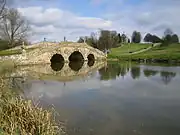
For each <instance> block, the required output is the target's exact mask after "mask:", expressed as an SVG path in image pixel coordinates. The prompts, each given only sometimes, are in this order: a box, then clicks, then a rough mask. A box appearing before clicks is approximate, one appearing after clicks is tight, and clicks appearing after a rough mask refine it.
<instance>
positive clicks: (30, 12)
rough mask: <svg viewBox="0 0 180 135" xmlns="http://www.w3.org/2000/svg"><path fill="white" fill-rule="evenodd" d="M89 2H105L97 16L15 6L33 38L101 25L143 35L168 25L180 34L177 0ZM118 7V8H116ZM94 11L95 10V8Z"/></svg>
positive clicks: (75, 33) (72, 35) (86, 31)
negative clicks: (28, 25)
mask: <svg viewBox="0 0 180 135" xmlns="http://www.w3.org/2000/svg"><path fill="white" fill-rule="evenodd" d="M90 2H91V3H95V4H97V5H96V6H99V5H100V4H106V6H105V7H106V8H104V9H103V8H102V7H101V6H100V8H101V10H102V11H104V12H103V15H102V16H100V17H90V16H79V15H77V14H75V13H73V12H70V11H66V10H62V9H60V8H43V7H33V6H31V7H25V8H19V9H18V10H19V11H20V12H21V13H22V14H23V15H24V16H25V17H26V18H27V19H28V20H29V21H30V23H31V25H32V28H33V30H34V35H33V38H32V39H33V40H35V41H36V40H42V39H43V38H44V37H46V38H47V39H49V40H63V37H64V36H66V37H67V39H68V40H76V39H77V38H78V37H79V36H83V35H90V32H93V31H97V30H98V29H99V28H101V29H111V30H112V29H113V30H117V31H118V32H121V33H122V32H125V33H126V34H127V35H128V36H129V37H130V36H131V34H132V32H133V31H134V30H138V31H140V32H141V33H142V34H143V35H144V34H146V33H147V32H151V33H152V34H158V35H159V36H162V34H163V32H164V30H165V29H166V28H168V27H170V28H171V29H172V30H173V31H174V32H175V33H177V34H179V35H180V29H179V28H180V23H179V22H180V18H179V17H178V15H179V14H180V8H179V6H180V1H179V0H173V1H172V0H159V1H156V0H147V1H144V2H142V3H140V4H139V5H138V4H135V5H134V4H130V3H129V4H127V3H126V4H125V2H127V1H125V0H120V1H118V2H112V1H110V0H90ZM117 7H118V8H117ZM94 12H95V11H94Z"/></svg>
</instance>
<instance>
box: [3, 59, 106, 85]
mask: <svg viewBox="0 0 180 135" xmlns="http://www.w3.org/2000/svg"><path fill="white" fill-rule="evenodd" d="M106 65H107V63H106V62H105V61H98V62H90V61H88V62H87V61H79V62H70V63H65V62H56V63H51V64H50V65H49V64H41V65H29V66H19V67H17V68H16V69H15V70H14V71H13V72H12V73H10V74H6V75H5V76H6V77H23V78H26V79H30V80H57V81H63V82H64V81H72V80H76V79H78V78H79V79H80V78H86V76H88V73H89V72H96V71H97V70H98V69H100V68H102V67H104V66H106Z"/></svg>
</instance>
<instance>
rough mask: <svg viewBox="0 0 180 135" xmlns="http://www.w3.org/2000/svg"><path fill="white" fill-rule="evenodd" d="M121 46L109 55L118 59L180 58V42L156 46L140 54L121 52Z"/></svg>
mask: <svg viewBox="0 0 180 135" xmlns="http://www.w3.org/2000/svg"><path fill="white" fill-rule="evenodd" d="M117 52H121V48H114V50H112V52H111V53H110V54H109V55H108V58H118V59H164V60H169V59H171V60H180V44H171V45H169V46H164V47H162V46H156V47H154V48H152V49H150V50H148V51H145V52H142V53H139V54H129V55H124V54H119V53H117Z"/></svg>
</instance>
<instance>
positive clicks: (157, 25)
mask: <svg viewBox="0 0 180 135" xmlns="http://www.w3.org/2000/svg"><path fill="white" fill-rule="evenodd" d="M179 7H180V1H179V0H173V1H172V0H159V1H156V0H147V1H144V2H142V3H140V4H139V5H138V4H135V5H131V4H129V5H127V3H126V6H125V8H124V9H121V8H120V9H119V10H117V11H115V10H112V11H108V12H107V14H106V13H105V15H104V18H108V19H110V20H112V21H113V22H114V23H113V24H114V28H116V29H118V30H120V31H121V32H122V31H125V33H127V35H128V36H131V34H132V32H133V31H134V30H138V31H140V32H142V34H143V35H144V34H146V33H147V32H151V33H153V34H158V35H159V36H162V34H163V32H164V30H165V29H166V28H171V29H172V30H173V31H174V32H175V33H177V34H179V35H180V29H179V28H180V23H179V22H180V18H179V17H178V15H179V14H180V8H179Z"/></svg>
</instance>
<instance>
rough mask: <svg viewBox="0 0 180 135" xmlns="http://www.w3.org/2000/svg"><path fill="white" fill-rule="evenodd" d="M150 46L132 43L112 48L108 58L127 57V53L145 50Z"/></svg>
mask: <svg viewBox="0 0 180 135" xmlns="http://www.w3.org/2000/svg"><path fill="white" fill-rule="evenodd" d="M150 46H151V44H134V43H130V44H125V45H124V46H122V47H118V48H112V49H111V54H110V56H112V57H119V56H124V55H129V54H130V53H129V52H131V53H133V52H136V51H139V50H142V49H146V48H148V47H150Z"/></svg>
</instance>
